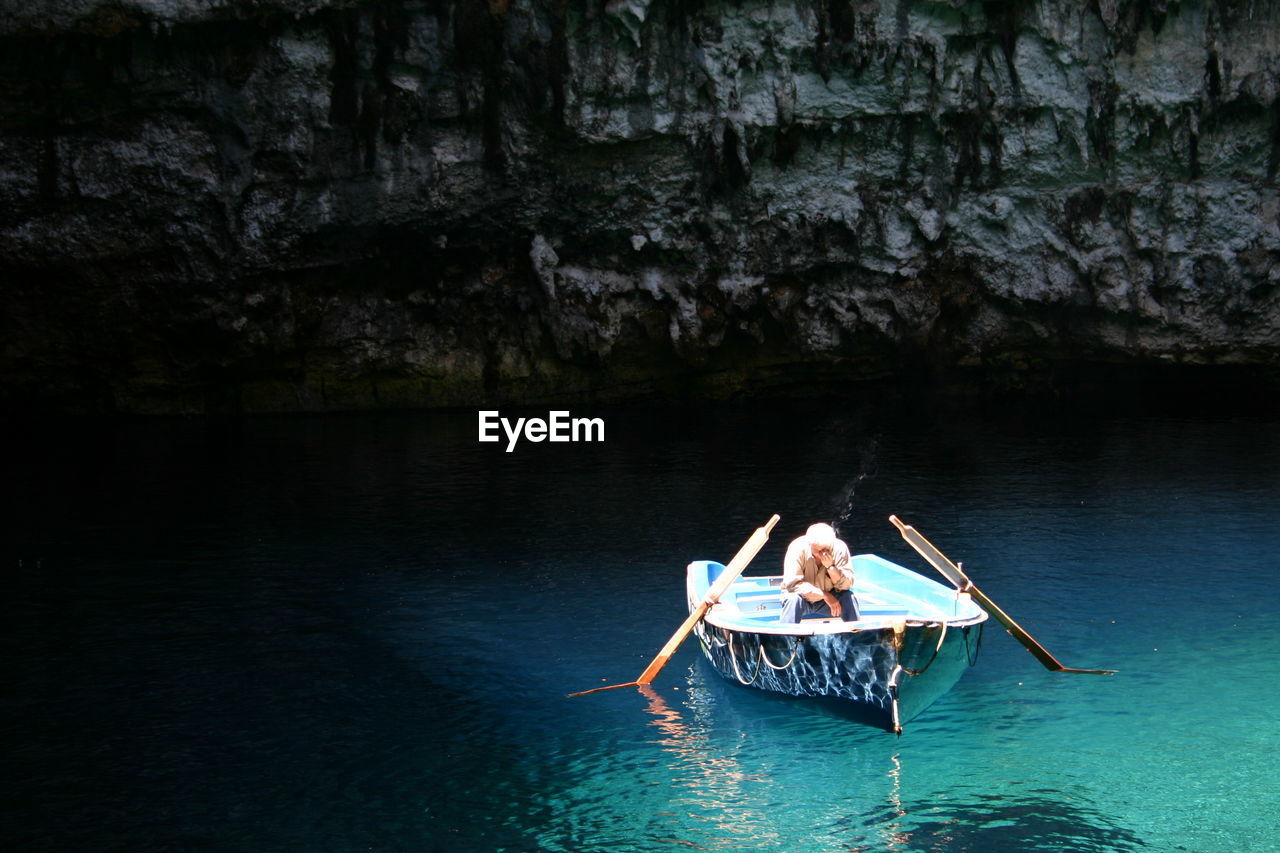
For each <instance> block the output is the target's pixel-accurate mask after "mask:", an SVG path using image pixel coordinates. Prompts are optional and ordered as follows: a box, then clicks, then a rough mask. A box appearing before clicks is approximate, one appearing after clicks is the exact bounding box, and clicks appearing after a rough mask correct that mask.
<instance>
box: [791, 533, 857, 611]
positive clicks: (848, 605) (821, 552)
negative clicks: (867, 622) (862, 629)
mask: <svg viewBox="0 0 1280 853" xmlns="http://www.w3.org/2000/svg"><path fill="white" fill-rule="evenodd" d="M811 613H813V614H818V615H821V616H835V617H837V618H840V619H843V620H844V621H846V622H856V621H857V620H858V602H857V600H856V599H855V598H854V597H853V569H852V568H851V567H850V565H849V546H848V545H846V544H844V542H842V541H840V540H839V539H837V538H836V532H835V530H834V529H832V527H831V525H830V524H821V523H819V524H814V525H811V526H810V527H809V529H808V530H807V531H805V535H804V536H801V537H800V538H799V539H796V540H794V541H793V542H792V543H791V544H790V545H789V546H788V547H787V556H786V557H784V558H783V561H782V621H783V622H799V621H800V620H801V619H802V618H804V617H805V616H807V615H809V614H811Z"/></svg>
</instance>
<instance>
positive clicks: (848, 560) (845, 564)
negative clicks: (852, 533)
mask: <svg viewBox="0 0 1280 853" xmlns="http://www.w3.org/2000/svg"><path fill="white" fill-rule="evenodd" d="M834 556H835V562H833V563H832V564H831V568H829V569H826V570H825V571H826V573H827V577H828V578H830V579H831V586H832V588H833V589H839V590H845V589H852V588H853V558H852V556H850V554H849V546H848V545H846V544H844V542H841V541H840V540H839V539H837V540H836V547H835V552H834Z"/></svg>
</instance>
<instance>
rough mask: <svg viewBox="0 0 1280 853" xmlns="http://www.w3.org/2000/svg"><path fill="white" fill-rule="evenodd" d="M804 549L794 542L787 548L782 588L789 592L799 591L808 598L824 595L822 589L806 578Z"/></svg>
mask: <svg viewBox="0 0 1280 853" xmlns="http://www.w3.org/2000/svg"><path fill="white" fill-rule="evenodd" d="M803 554H804V549H803V547H801V546H798V545H796V544H794V543H793V544H792V545H791V547H790V548H788V549H787V556H786V557H784V558H783V560H782V588H783V589H784V590H786V591H787V592H798V593H800V594H801V595H803V596H805V597H806V598H808V597H810V596H815V595H817V596H820V595H822V590H820V589H818V588H817V587H816V586H814V585H813V584H811V583H809V582H808V581H806V580H805V579H804V566H803V560H804V557H803Z"/></svg>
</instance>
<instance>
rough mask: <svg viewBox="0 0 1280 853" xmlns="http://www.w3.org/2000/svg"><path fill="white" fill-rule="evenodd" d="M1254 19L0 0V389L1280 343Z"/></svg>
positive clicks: (513, 388) (1149, 6)
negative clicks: (0, 309) (0, 302)
mask: <svg viewBox="0 0 1280 853" xmlns="http://www.w3.org/2000/svg"><path fill="white" fill-rule="evenodd" d="M1278 94H1280V3H1276V2H1271V0H1185V2H1178V0H1093V2H1079V0H1040V1H1039V2H1021V1H1020V0H990V2H976V1H975V2H959V0H952V2H941V0H933V2H930V0H914V2H909V0H772V2H770V0H607V2H601V0H424V2H411V0H403V1H402V2H356V0H345V2H344V0H330V2H325V0H275V2H271V1H270V0H261V2H260V0H113V2H99V0H74V2H54V0H45V2H18V0H0V122H2V126H0V277H2V278H3V285H2V287H3V292H4V297H3V300H4V308H5V311H4V314H3V317H2V318H0V340H2V346H3V358H2V360H0V394H2V395H3V399H4V400H5V401H6V402H7V403H8V404H10V405H14V406H31V405H46V406H52V407H56V408H79V409H88V410H110V411H137V412H192V411H214V410H227V409H231V410H248V411H273V410H330V409H344V408H372V407H395V406H430V405H472V404H475V403H477V402H480V401H489V402H520V401H524V402H545V401H550V400H557V401H561V402H571V401H573V400H576V399H627V398H635V397H643V396H645V395H648V394H655V393H660V394H666V395H674V396H679V395H682V394H684V395H695V394H696V395H716V396H723V395H730V394H733V393H736V392H739V391H742V390H744V389H754V388H760V387H765V386H768V385H770V384H777V383H786V382H794V381H809V380H815V381H826V380H830V379H859V378H867V377H877V376H885V375H889V374H892V373H893V372H894V371H897V370H902V369H905V368H911V369H915V368H924V369H928V370H931V371H934V372H935V373H937V372H942V373H946V372H948V371H950V372H951V373H952V374H954V372H955V371H958V370H961V371H962V370H964V369H966V368H975V369H981V370H983V371H985V373H984V375H986V376H990V377H996V378H1000V377H1005V378H1008V377H1014V378H1017V377H1019V376H1028V375H1032V376H1034V375H1037V374H1039V373H1041V372H1043V371H1047V370H1050V369H1051V368H1052V367H1053V366H1055V365H1058V366H1060V365H1072V364H1091V363H1126V364H1139V365H1140V364H1165V363H1172V364H1203V365H1225V364H1237V365H1250V366H1258V367H1269V366H1274V365H1276V364H1277V362H1278V361H1280V358H1278V354H1280V191H1278V189H1277V172H1278V171H1280V100H1278Z"/></svg>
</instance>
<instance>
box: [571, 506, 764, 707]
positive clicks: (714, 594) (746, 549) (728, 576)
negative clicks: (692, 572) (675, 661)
mask: <svg viewBox="0 0 1280 853" xmlns="http://www.w3.org/2000/svg"><path fill="white" fill-rule="evenodd" d="M778 518H779V516H777V515H775V516H773V518H770V519H769V520H768V521H767V522H766V523H765V525H764V527H757V528H756V532H755V533H753V534H751V538H750V539H748V540H747V541H746V544H744V545H743V546H742V548H740V549H739V550H738V553H737V554H735V555H734V558H733V559H732V560H730V561H729V565H727V566H725V568H724V571H723V572H721V573H720V577H718V578H716V582H715V583H713V584H712V585H711V589H709V590H707V597H706V598H704V599H702V602H701V603H700V604H699V605H698V606H697V607H695V608H693V611H692V612H691V613H690V614H689V618H688V619H685V620H684V624H682V625H681V626H680V627H679V628H677V629H676V632H675V633H674V634H672V635H671V639H670V640H667V644H666V645H665V646H663V647H662V651H660V652H658V656H657V657H655V658H654V659H653V661H652V662H650V664H649V665H648V666H647V667H646V668H645V671H644V672H642V673H640V677H639V678H637V679H636V680H635V681H628V682H626V683H625V684H610V685H609V686H608V687H595V688H592V689H591V690H581V691H579V692H577V693H570V694H569V695H570V696H585V695H586V694H588V693H599V692H600V691H601V690H616V689H618V688H619V687H639V686H640V685H642V684H651V683H652V682H653V679H654V678H655V677H656V676H657V675H658V673H659V672H660V671H661V670H662V668H663V667H664V666H666V665H667V661H669V660H671V656H672V655H673V654H675V652H676V649H677V648H679V647H680V644H681V643H682V642H684V638H685V637H687V636H689V632H690V631H692V630H693V626H694V625H697V624H698V621H699V620H700V619H702V617H703V616H705V615H706V613H707V611H708V610H710V609H711V605H713V604H715V603H716V602H717V601H719V600H720V596H722V595H724V591H725V590H726V589H728V588H729V585H730V584H731V583H733V582H734V581H736V580H737V579H738V575H740V574H742V570H743V569H745V568H746V567H747V563H750V562H751V560H752V558H754V557H755V555H756V554H758V553H760V549H761V548H763V547H764V543H765V542H766V541H768V539H769V531H771V530H773V526H774V525H775V524H777V523H778Z"/></svg>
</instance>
